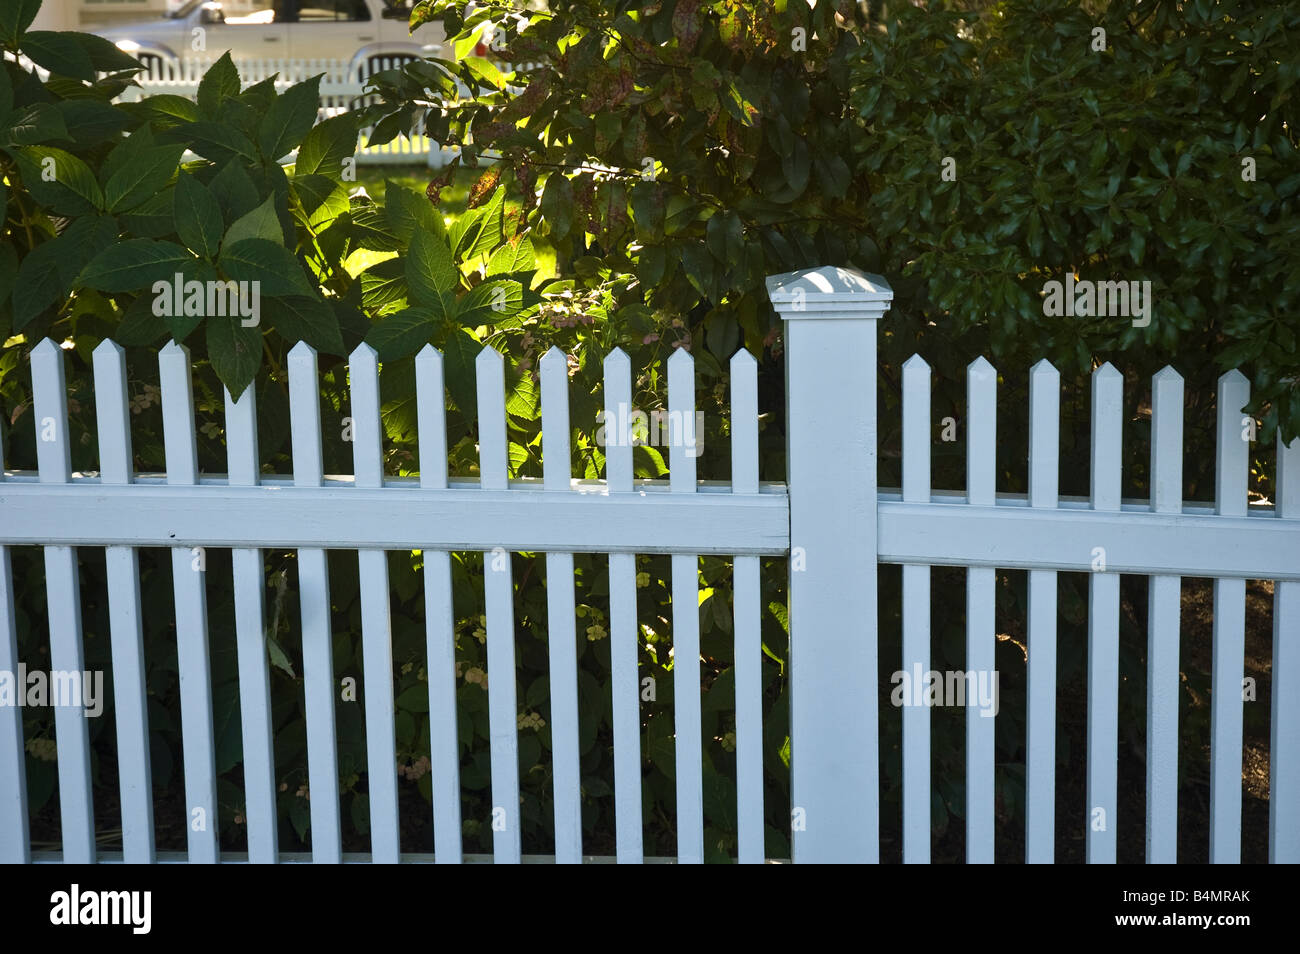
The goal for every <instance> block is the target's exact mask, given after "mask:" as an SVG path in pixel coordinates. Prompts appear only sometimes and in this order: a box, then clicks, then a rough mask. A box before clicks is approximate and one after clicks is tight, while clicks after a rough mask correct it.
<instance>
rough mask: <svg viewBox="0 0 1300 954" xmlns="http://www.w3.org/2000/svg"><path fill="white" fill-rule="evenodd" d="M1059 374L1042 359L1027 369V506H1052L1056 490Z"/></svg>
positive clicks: (1057, 490)
mask: <svg viewBox="0 0 1300 954" xmlns="http://www.w3.org/2000/svg"><path fill="white" fill-rule="evenodd" d="M1060 434H1061V373H1060V372H1059V371H1057V370H1056V367H1055V366H1054V365H1053V364H1052V362H1050V361H1048V360H1047V359H1046V358H1043V359H1042V360H1041V361H1039V362H1038V363H1037V364H1035V365H1034V366H1033V367H1032V368H1030V369H1029V505H1030V506H1031V507H1055V506H1056V504H1057V495H1058V494H1059V493H1060V461H1061V451H1060Z"/></svg>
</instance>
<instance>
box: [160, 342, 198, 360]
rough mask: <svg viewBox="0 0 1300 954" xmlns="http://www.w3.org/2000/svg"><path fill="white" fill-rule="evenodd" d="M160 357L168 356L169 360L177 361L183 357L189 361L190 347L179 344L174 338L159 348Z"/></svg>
mask: <svg viewBox="0 0 1300 954" xmlns="http://www.w3.org/2000/svg"><path fill="white" fill-rule="evenodd" d="M158 357H159V358H167V359H168V360H169V361H175V360H176V359H177V358H178V357H181V358H184V359H185V360H186V361H188V360H189V359H190V349H189V348H187V347H186V346H185V345H183V344H178V343H177V341H176V339H175V338H172V339H170V340H169V341H168V342H167V343H166V344H165V345H163V346H162V347H161V348H160V349H158Z"/></svg>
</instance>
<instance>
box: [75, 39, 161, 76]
mask: <svg viewBox="0 0 1300 954" xmlns="http://www.w3.org/2000/svg"><path fill="white" fill-rule="evenodd" d="M67 35H68V36H71V37H73V38H74V39H75V40H76V41H77V42H78V43H80V44H81V47H82V49H84V50H85V51H86V55H87V56H89V57H90V65H91V66H93V67H94V68H95V69H97V70H99V71H101V72H104V73H116V72H120V71H123V70H136V71H138V70H142V69H144V66H143V64H141V62H140V61H139V60H137V59H136V58H135V57H134V56H131V55H129V54H127V53H125V52H123V51H122V50H121V49H119V48H118V46H117V44H116V43H114V42H112V41H111V40H106V39H104V38H103V37H102V36H95V34H93V33H69V34H67Z"/></svg>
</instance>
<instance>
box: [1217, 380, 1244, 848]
mask: <svg viewBox="0 0 1300 954" xmlns="http://www.w3.org/2000/svg"><path fill="white" fill-rule="evenodd" d="M1249 400H1250V382H1248V381H1247V380H1246V378H1245V376H1244V375H1242V373H1241V372H1240V371H1229V372H1227V373H1226V374H1224V375H1223V376H1222V377H1221V378H1219V394H1218V401H1217V405H1218V435H1217V436H1218V444H1217V447H1216V452H1215V466H1216V471H1217V472H1216V474H1215V482H1214V489H1215V508H1214V509H1215V513H1220V514H1223V515H1225V516H1230V517H1244V516H1246V480H1247V477H1248V473H1247V472H1248V469H1249V466H1250V464H1249V459H1248V458H1249V454H1248V451H1249V449H1250V444H1249V443H1248V441H1247V440H1246V436H1247V434H1248V433H1249V432H1248V431H1246V430H1245V429H1244V428H1243V426H1242V424H1241V409H1242V408H1243V407H1244V406H1245V405H1246V402H1248V401H1249ZM1213 640H1214V642H1213V646H1214V649H1213V652H1214V662H1213V664H1212V665H1213V670H1214V672H1213V676H1212V680H1213V681H1212V682H1211V686H1210V706H1211V709H1210V862H1211V864H1240V863H1241V740H1242V735H1241V733H1242V715H1243V714H1242V692H1241V677H1242V671H1243V669H1244V667H1245V657H1246V581H1245V580H1226V579H1222V578H1220V579H1216V580H1215V581H1214V637H1213Z"/></svg>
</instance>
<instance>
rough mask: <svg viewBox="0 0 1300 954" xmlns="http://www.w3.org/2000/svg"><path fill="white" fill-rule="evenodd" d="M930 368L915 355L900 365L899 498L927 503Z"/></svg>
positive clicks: (922, 359)
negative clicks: (901, 389) (901, 412)
mask: <svg viewBox="0 0 1300 954" xmlns="http://www.w3.org/2000/svg"><path fill="white" fill-rule="evenodd" d="M931 426H932V425H931V423H930V366H929V365H928V364H927V363H926V362H925V359H924V358H922V357H921V356H920V355H919V354H914V355H912V356H911V357H910V358H908V359H907V360H906V361H904V362H903V499H904V500H905V501H907V502H908V503H929V502H930V454H931V451H932V446H931V440H932V434H933V432H932V431H931Z"/></svg>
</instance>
